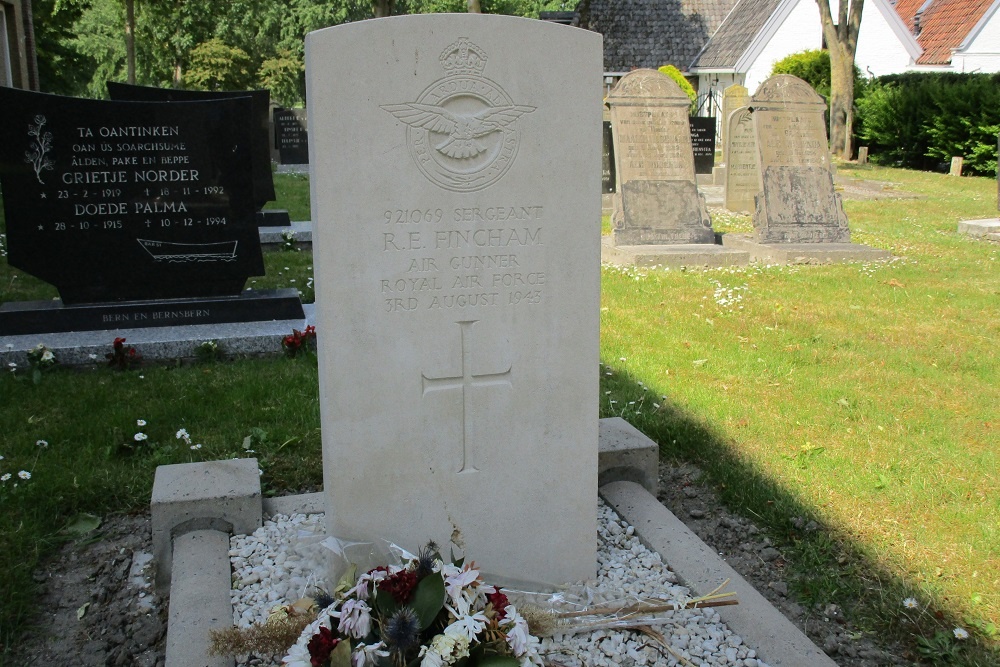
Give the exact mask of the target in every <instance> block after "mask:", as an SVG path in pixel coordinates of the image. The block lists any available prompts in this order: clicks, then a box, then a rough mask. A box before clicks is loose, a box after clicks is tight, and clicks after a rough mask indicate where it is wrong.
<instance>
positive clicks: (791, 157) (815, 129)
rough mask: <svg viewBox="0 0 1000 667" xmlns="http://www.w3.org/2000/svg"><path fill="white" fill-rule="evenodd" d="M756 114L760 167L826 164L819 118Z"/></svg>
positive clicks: (803, 114) (802, 114) (816, 115)
mask: <svg viewBox="0 0 1000 667" xmlns="http://www.w3.org/2000/svg"><path fill="white" fill-rule="evenodd" d="M758 113H759V115H760V116H761V118H760V119H759V120H758V121H757V122H758V123H759V125H758V128H759V136H758V141H759V143H760V156H761V163H762V164H765V165H768V166H776V167H813V166H825V165H826V164H827V163H828V158H827V150H826V133H825V132H826V130H825V129H824V127H823V116H822V114H820V113H810V112H802V111H774V110H767V111H760V112H758Z"/></svg>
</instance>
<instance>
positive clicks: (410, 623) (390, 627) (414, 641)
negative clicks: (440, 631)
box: [382, 607, 420, 654]
mask: <svg viewBox="0 0 1000 667" xmlns="http://www.w3.org/2000/svg"><path fill="white" fill-rule="evenodd" d="M382 641H384V642H385V643H386V646H388V647H389V650H390V651H392V652H393V653H397V654H403V653H406V652H407V651H408V650H410V649H412V648H416V647H417V646H420V621H419V620H418V619H417V615H416V614H415V613H413V610H412V609H410V608H409V607H400V608H399V609H397V610H396V613H394V614H393V615H392V616H390V617H389V620H388V621H386V622H385V627H384V628H383V629H382Z"/></svg>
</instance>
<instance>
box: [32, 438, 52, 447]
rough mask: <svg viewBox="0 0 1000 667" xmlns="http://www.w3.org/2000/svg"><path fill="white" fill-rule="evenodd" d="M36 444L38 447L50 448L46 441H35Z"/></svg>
mask: <svg viewBox="0 0 1000 667" xmlns="http://www.w3.org/2000/svg"><path fill="white" fill-rule="evenodd" d="M35 444H36V445H38V446H39V447H48V446H49V443H48V442H46V441H45V440H35Z"/></svg>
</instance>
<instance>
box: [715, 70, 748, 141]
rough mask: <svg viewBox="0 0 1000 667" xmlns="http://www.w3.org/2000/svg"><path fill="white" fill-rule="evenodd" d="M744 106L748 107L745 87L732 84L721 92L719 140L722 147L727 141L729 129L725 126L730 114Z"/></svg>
mask: <svg viewBox="0 0 1000 667" xmlns="http://www.w3.org/2000/svg"><path fill="white" fill-rule="evenodd" d="M746 106H750V91H748V90H747V89H746V86H741V85H740V84H738V83H734V84H733V85H731V86H728V87H727V88H725V89H724V90H723V91H722V136H721V137H720V139H719V140H720V141H721V142H722V145H723V146H725V145H726V143H727V142H728V141H729V128H728V127H727V126H726V125H727V123H728V119H729V116H730V114H732V113H733V112H734V111H736V110H737V109H739V108H741V107H746Z"/></svg>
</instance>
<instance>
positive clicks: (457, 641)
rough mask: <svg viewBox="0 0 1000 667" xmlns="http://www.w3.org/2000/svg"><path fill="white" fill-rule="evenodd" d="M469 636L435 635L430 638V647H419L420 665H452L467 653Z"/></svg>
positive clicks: (446, 633)
mask: <svg viewBox="0 0 1000 667" xmlns="http://www.w3.org/2000/svg"><path fill="white" fill-rule="evenodd" d="M469 643H470V642H469V638H468V637H466V636H465V635H463V634H449V633H448V630H445V631H444V634H443V635H436V636H435V637H434V639H432V640H431V644H430V647H429V648H428V647H426V646H425V647H423V648H421V649H420V657H422V658H423V660H422V661H421V662H420V667H443V666H444V665H452V664H454V663H456V662H458V661H459V660H461V659H462V658H465V657H468V655H469Z"/></svg>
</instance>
